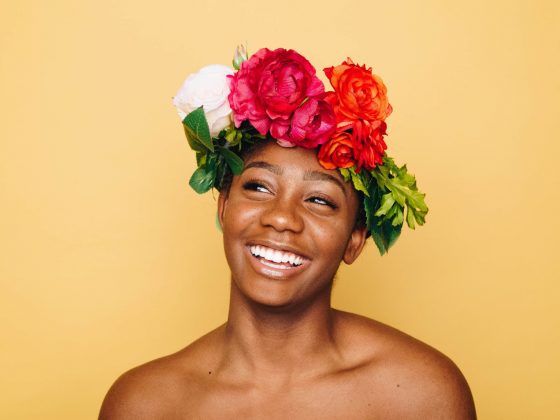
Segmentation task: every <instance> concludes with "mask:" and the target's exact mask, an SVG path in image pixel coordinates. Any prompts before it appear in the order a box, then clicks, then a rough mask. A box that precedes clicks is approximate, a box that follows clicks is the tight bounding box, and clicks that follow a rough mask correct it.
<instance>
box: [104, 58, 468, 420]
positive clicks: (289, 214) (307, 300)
mask: <svg viewBox="0 0 560 420" xmlns="http://www.w3.org/2000/svg"><path fill="white" fill-rule="evenodd" d="M244 60H245V61H244ZM242 61H244V62H243V64H240V63H241V62H242ZM234 62H235V61H234ZM237 64H238V66H239V65H240V66H241V68H240V69H239V71H238V72H237V73H233V71H231V72H230V71H228V70H227V69H226V70H223V69H221V70H220V72H221V73H220V74H222V75H223V81H224V85H225V84H226V81H228V83H227V86H228V89H225V92H226V93H225V94H224V90H223V89H219V88H216V86H214V88H213V90H212V92H214V93H216V92H217V93H216V94H217V95H218V96H220V97H221V98H222V99H221V100H215V99H216V98H213V99H212V100H206V101H201V100H199V99H200V98H196V99H197V100H192V101H191V99H192V98H190V97H189V95H187V96H186V97H184V96H181V95H178V97H179V99H180V100H179V99H177V97H176V104H177V103H178V105H179V106H180V107H183V108H184V109H183V111H182V115H181V116H182V118H183V123H184V125H185V129H186V133H187V137H188V139H189V143H190V145H191V147H192V148H193V149H194V150H195V151H196V153H197V162H198V165H199V168H198V169H197V171H196V172H195V174H194V175H193V178H192V179H191V186H193V188H195V190H197V191H199V192H203V191H206V190H208V189H210V188H212V187H215V188H217V189H218V190H219V191H220V196H219V200H218V217H219V222H220V224H221V226H222V230H223V243H224V250H225V254H226V258H227V262H228V265H229V267H230V270H231V293H230V307H229V314H228V319H227V322H226V323H225V324H224V325H222V326H221V327H219V328H217V329H216V330H214V331H212V332H210V333H208V334H207V335H205V336H204V337H202V338H200V339H198V340H197V341H195V342H194V343H192V344H190V345H189V346H187V347H186V348H184V349H183V350H181V351H179V352H177V353H175V354H172V355H169V356H166V357H163V358H161V359H158V360H155V361H152V362H149V363H146V364H144V365H142V366H139V367H137V368H134V369H132V370H130V371H128V372H126V373H125V374H123V375H122V376H121V377H120V378H118V380H117V381H116V382H115V384H114V385H113V386H112V387H111V389H110V390H109V392H108V394H107V396H106V398H105V401H104V402H103V406H102V408H101V413H100V419H143V418H146V419H154V418H157V419H190V418H200V419H229V418H244V419H250V418H255V419H262V418H274V419H312V418H318V419H474V418H475V411H474V404H473V401H472V397H471V393H470V390H469V387H468V385H467V383H466V381H465V379H464V378H463V376H462V374H461V372H460V371H459V369H458V368H457V367H456V366H455V365H454V364H453V362H451V361H450V360H449V359H448V358H446V357H445V356H444V355H442V354H441V353H439V352H438V351H436V350H434V349H433V348H431V347H429V346H427V345H425V344H423V343H421V342H419V341H417V340H415V339H413V338H412V337H410V336H408V335H406V334H404V333H402V332H399V331H397V330H395V329H393V328H390V327H388V326H386V325H383V324H381V323H379V322H376V321H374V320H371V319H367V318H364V317H361V316H358V315H354V314H350V313H345V312H341V311H337V310H335V309H333V308H332V307H331V292H332V286H333V279H334V277H335V274H336V272H337V270H338V268H339V265H340V264H341V263H342V262H344V263H346V264H352V263H353V262H354V261H355V260H356V258H358V256H359V255H360V253H361V252H362V250H363V248H364V244H365V241H366V239H367V237H368V236H369V235H371V236H372V237H373V239H374V241H375V243H376V245H377V247H378V248H379V250H380V252H381V253H384V252H385V251H386V250H387V249H388V248H389V247H390V246H391V245H392V244H393V243H394V241H395V240H396V238H397V237H398V234H399V233H400V228H401V226H402V224H403V222H404V211H405V209H406V212H407V215H406V220H407V223H408V224H409V225H412V226H414V222H415V221H416V222H417V223H419V224H422V223H423V222H424V217H425V214H426V212H427V207H425V204H424V202H423V194H421V193H419V192H418V190H417V189H416V181H415V179H414V177H413V176H412V175H410V174H408V173H407V171H406V167H401V168H399V167H397V166H396V165H394V163H393V161H392V159H391V158H389V157H388V156H387V155H386V154H385V153H384V150H385V148H386V146H385V143H384V135H385V122H384V119H385V118H386V117H387V116H388V115H389V114H390V112H391V107H390V105H389V103H388V101H387V99H386V90H385V87H384V85H383V84H382V82H381V79H379V78H378V77H377V76H374V75H373V74H371V70H366V69H365V67H359V66H355V65H354V64H353V63H351V61H348V62H345V63H343V64H342V65H341V66H337V67H335V68H330V69H326V73H327V76H329V78H330V80H331V84H332V85H333V88H334V89H335V90H334V92H330V94H325V93H324V87H323V86H322V84H321V83H320V82H318V79H317V78H316V76H315V70H314V69H313V67H312V66H311V65H310V64H309V62H307V60H305V58H303V57H302V56H301V55H299V54H297V53H296V52H294V51H291V50H290V51H286V50H283V49H278V50H275V51H270V50H266V49H263V50H260V51H258V52H257V53H256V54H255V55H253V56H252V57H251V58H250V59H248V60H247V57H246V56H244V54H238V56H237ZM214 69H215V67H214ZM201 74H203V75H204V72H201ZM368 74H369V76H368ZM214 76H215V74H213V73H212V78H213V79H212V80H214V82H213V83H215V80H216V79H215V77H214ZM197 79H200V77H198V78H197ZM188 80H189V79H187V82H188ZM192 80H193V79H192V78H191V81H192ZM352 81H353V82H352ZM350 82H352V83H350ZM348 84H349V86H350V87H348V86H347V85H348ZM186 85H187V88H188V89H187V90H189V89H190V91H193V90H196V89H193V87H192V86H190V85H189V83H187V84H186ZM341 86H343V87H341ZM344 86H347V87H344ZM224 97H227V102H224V99H223V98H224ZM218 99H219V98H218ZM189 101H190V102H189ZM191 102H192V103H191ZM348 103H350V105H351V106H347V104H348ZM188 104H190V105H188ZM187 105H188V106H187ZM229 106H231V110H230V109H229ZM199 107H201V108H199ZM226 108H227V109H228V110H229V113H223V111H224V109H226ZM216 109H220V110H221V111H220V115H215V114H213V115H212V116H211V118H216V121H217V120H218V119H220V120H221V122H220V126H221V127H222V128H221V129H219V130H215V131H214V132H212V133H211V131H212V129H211V126H210V125H209V124H208V120H209V118H207V116H206V114H210V113H212V112H214V110H216ZM230 114H231V116H230ZM225 117H227V118H232V120H233V123H234V124H235V125H231V124H230V125H228V123H227V121H226V124H225V125H224V124H223V123H224V121H223V120H224V118H225ZM226 120H227V119H226ZM230 121H231V120H230Z"/></svg>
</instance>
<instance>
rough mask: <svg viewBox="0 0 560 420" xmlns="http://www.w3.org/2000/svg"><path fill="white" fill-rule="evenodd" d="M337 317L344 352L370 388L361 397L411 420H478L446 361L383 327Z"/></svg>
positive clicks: (456, 374) (458, 373)
mask: <svg viewBox="0 0 560 420" xmlns="http://www.w3.org/2000/svg"><path fill="white" fill-rule="evenodd" d="M337 314H338V316H337V319H338V321H337V322H338V323H339V325H340V327H341V328H339V331H341V332H340V334H341V339H342V340H343V341H342V342H343V343H345V344H344V348H345V349H347V350H346V352H347V354H348V355H349V357H350V358H352V359H353V360H355V361H357V363H356V365H357V366H360V370H361V372H362V375H361V376H364V377H365V378H367V379H366V381H367V382H366V383H368V384H372V385H371V387H369V389H368V387H367V386H364V387H361V389H362V391H363V392H365V393H367V392H371V391H373V389H375V392H382V393H383V395H384V396H385V397H386V401H388V402H389V403H390V404H391V405H392V406H393V408H394V410H395V411H399V410H410V411H411V413H414V416H411V417H410V418H453V419H474V418H476V415H475V410H474V403H473V399H472V394H471V391H470V389H469V386H468V384H467V381H466V380H465V377H464V376H463V374H462V373H461V371H460V370H459V368H458V367H457V365H456V364H455V363H454V362H453V361H452V360H451V359H450V358H448V357H447V356H445V355H444V354H443V353H441V352H439V351H438V350H436V349H434V348H433V347H431V346H429V345H427V344H425V343H423V342H421V341H419V340H417V339H415V338H413V337H411V336H409V335H407V334H405V333H403V332H402V331H399V330H397V329H395V328H392V327H390V326H388V325H385V324H383V323H381V322H378V321H374V320H372V319H369V318H366V317H363V316H360V315H356V314H351V313H347V312H340V311H337ZM395 411H393V412H395ZM421 413H425V414H424V415H422V414H421ZM407 418H409V417H407Z"/></svg>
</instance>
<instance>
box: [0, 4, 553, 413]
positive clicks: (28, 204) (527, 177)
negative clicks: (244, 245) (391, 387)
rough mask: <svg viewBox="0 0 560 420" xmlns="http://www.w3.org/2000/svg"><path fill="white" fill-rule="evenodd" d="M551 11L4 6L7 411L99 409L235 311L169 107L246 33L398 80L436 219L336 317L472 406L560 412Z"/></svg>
mask: <svg viewBox="0 0 560 420" xmlns="http://www.w3.org/2000/svg"><path fill="white" fill-rule="evenodd" d="M558 4H559V3H558V2H557V1H554V0H548V1H545V0H542V1H529V0H527V1H519V0H514V1H491V2H487V1H482V0H474V1H463V2H450V1H444V0H428V1H418V2H416V1H384V2H376V1H371V0H367V1H366V0H363V1H358V0H349V1H344V2H331V3H329V2H323V1H307V2H306V1H301V0H289V1H283V2H262V1H259V0H251V1H231V2H226V1H198V2H193V1H184V0H183V1H178V0H175V1H159V2H152V1H142V2H138V1H130V0H111V1H107V0H104V1H103V0H101V1H100V0H96V1H93V0H89V1H86V0H81V1H79V0H75V1H69V0H50V1H38V0H36V1H31V0H18V1H11V2H7V1H3V2H2V6H1V10H2V12H1V13H0V42H1V45H0V103H1V105H0V112H1V114H0V118H1V123H0V139H1V144H0V192H1V207H0V211H1V214H2V217H1V219H0V238H1V239H0V240H1V244H0V247H1V249H0V280H1V285H0V286H1V290H0V320H1V330H2V336H1V339H0V352H1V358H0V372H1V374H0V378H1V379H0V418H2V419H91V418H95V417H96V416H97V412H98V409H99V405H100V403H101V401H102V398H103V396H104V394H105V392H106V391H107V389H108V387H109V386H110V384H111V383H112V381H113V380H114V379H115V378H116V377H117V376H118V375H119V374H120V373H121V372H123V371H124V370H126V369H128V368H130V367H132V366H134V365H137V364H139V363H142V362H144V361H147V360H149V359H153V358H155V357H158V356H161V355H164V354H167V353H170V352H173V351H175V350H177V349H179V348H181V347H183V346H184V345H186V344H187V343H189V342H190V341H191V340H193V339H195V338H196V337H197V336H199V335H201V334H202V333H203V332H205V331H207V330H209V329H211V328H213V327H214V326H216V325H218V324H220V323H221V322H223V321H224V319H225V315H226V307H227V294H228V290H227V289H228V274H227V267H226V264H225V260H224V258H223V256H222V254H221V243H220V234H219V233H218V232H217V230H216V229H215V228H214V205H215V203H214V200H213V198H212V196H211V195H207V196H205V197H197V196H196V194H194V193H193V192H192V191H190V189H189V188H188V185H187V181H188V178H189V176H190V174H191V173H192V171H193V168H194V156H193V155H192V153H191V152H190V151H189V150H188V149H187V146H186V141H185V139H184V136H183V133H182V129H181V127H180V124H179V121H178V118H177V116H176V114H175V111H174V109H173V107H172V106H171V97H172V95H173V94H174V93H175V91H176V89H177V88H178V87H179V85H180V84H181V82H182V80H183V78H184V77H185V76H186V75H187V74H188V73H190V72H193V71H196V70H197V69H198V68H200V67H201V66H203V65H205V64H209V63H225V64H227V63H229V60H230V57H231V54H232V52H233V49H234V47H235V44H236V43H237V42H240V41H241V42H243V41H247V42H248V45H249V49H250V50H251V51H253V52H254V51H255V50H256V49H257V48H259V47H261V46H268V47H271V48H273V47H279V46H283V47H290V48H294V49H296V50H298V51H299V52H301V53H302V54H304V55H305V56H307V57H308V58H309V59H310V61H311V62H312V63H313V64H314V65H315V66H316V67H317V68H318V69H320V68H322V67H325V66H329V65H333V64H338V63H339V62H340V61H342V60H343V59H345V58H346V57H347V56H351V57H352V58H353V59H354V60H355V61H358V62H359V63H364V62H365V63H367V64H369V65H371V66H373V67H374V69H375V71H376V72H377V73H379V74H380V75H381V76H382V77H383V79H384V80H385V82H386V84H387V85H388V88H389V95H390V96H389V97H390V100H391V102H392V104H393V106H394V109H395V111H394V113H393V115H391V117H390V118H389V119H388V124H389V133H390V135H389V137H388V138H387V140H388V143H389V148H390V152H391V154H392V155H394V156H396V157H397V159H398V160H399V161H400V162H404V161H407V162H409V164H410V168H411V169H412V171H413V172H415V173H416V175H417V177H418V179H419V185H420V187H421V188H422V189H423V190H424V191H425V192H427V200H428V203H429V205H430V208H431V213H430V214H429V217H428V220H429V222H428V224H427V225H426V226H425V227H424V228H421V229H420V230H417V231H416V232H415V233H414V234H409V233H408V232H406V233H405V234H404V235H403V237H402V238H401V240H400V241H399V243H398V244H397V246H396V247H395V248H394V250H392V251H391V252H390V254H389V255H388V256H387V257H383V258H380V257H379V256H378V255H376V251H375V249H374V246H373V245H372V244H370V245H369V246H368V248H367V249H366V251H367V252H366V255H365V256H363V257H362V258H361V259H360V260H359V261H358V262H357V263H356V264H355V265H354V266H352V267H350V268H345V269H343V270H341V274H340V276H339V278H338V281H337V285H336V289H335V297H334V301H335V304H336V306H337V307H339V308H343V309H345V310H350V311H355V312H358V313H361V314H365V315H368V316H371V317H374V318H377V319H379V320H381V321H384V322H386V323H389V324H391V325H394V326H396V327H398V328H400V329H403V330H404V331H407V332H409V333H410V334H412V335H414V336H416V337H418V338H420V339H422V340H424V341H426V342H428V343H430V344H432V345H433V346H435V347H437V348H439V349H441V350H442V351H444V352H445V353H447V354H448V355H449V356H451V357H452V358H453V359H454V360H455V361H456V362H457V364H458V365H459V366H460V367H461V368H462V370H463V372H464V373H465V375H466V377H467V378H468V380H469V382H470V385H471V387H472V390H473V393H474V396H475V400H476V404H477V408H478V412H479V416H480V418H481V419H509V420H512V419H520V420H521V419H523V420H525V419H557V418H560V382H559V379H560V361H559V360H560V314H559V312H560V310H559V308H558V302H559V301H560V285H559V280H560V266H559V259H558V257H557V253H558V249H559V246H558V242H557V237H558V235H559V234H560V222H559V220H560V218H559V214H560V199H559V197H558V194H559V192H560V182H559V181H558V171H557V169H556V167H557V161H558V155H559V153H560V147H559V146H558V143H559V140H560V129H559V128H558V127H559V124H560V119H559V111H560V106H559V105H560V103H559V99H558V98H559V97H560V77H559V76H558V75H559V74H560V66H559V64H560V50H559V48H560V30H559V29H558V26H559V25H558V24H559V22H560V8H559V6H558Z"/></svg>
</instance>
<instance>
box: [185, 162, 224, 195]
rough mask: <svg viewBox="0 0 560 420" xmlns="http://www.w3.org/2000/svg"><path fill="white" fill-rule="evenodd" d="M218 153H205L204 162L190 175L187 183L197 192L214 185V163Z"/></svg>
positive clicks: (203, 191) (206, 189)
mask: <svg viewBox="0 0 560 420" xmlns="http://www.w3.org/2000/svg"><path fill="white" fill-rule="evenodd" d="M217 161H218V155H216V154H215V153H210V154H208V155H207V158H206V164H205V165H204V166H201V167H199V168H198V169H197V170H196V171H194V173H193V174H192V176H191V179H190V180H189V185H190V186H191V187H192V189H193V190H195V191H196V192H197V193H199V194H202V193H205V192H206V191H208V190H209V189H210V188H212V186H213V185H214V182H215V179H216V165H217Z"/></svg>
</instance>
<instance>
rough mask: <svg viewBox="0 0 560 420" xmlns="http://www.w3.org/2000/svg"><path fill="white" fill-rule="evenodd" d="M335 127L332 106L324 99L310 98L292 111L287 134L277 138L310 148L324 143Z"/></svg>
mask: <svg viewBox="0 0 560 420" xmlns="http://www.w3.org/2000/svg"><path fill="white" fill-rule="evenodd" d="M335 129H336V117H335V115H334V110H333V108H332V106H331V105H330V104H328V103H327V102H325V101H324V100H321V99H315V98H310V99H309V100H308V101H306V102H304V103H303V105H302V106H300V107H299V108H298V109H296V111H295V112H294V115H293V117H292V120H291V126H290V130H289V131H288V133H287V136H284V137H277V138H280V139H283V140H286V141H289V142H291V143H294V144H295V145H296V146H301V147H305V148H308V149H312V148H315V147H317V146H319V145H321V144H323V143H325V142H326V141H327V140H328V139H329V138H330V137H331V136H332V134H334V130H335Z"/></svg>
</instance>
